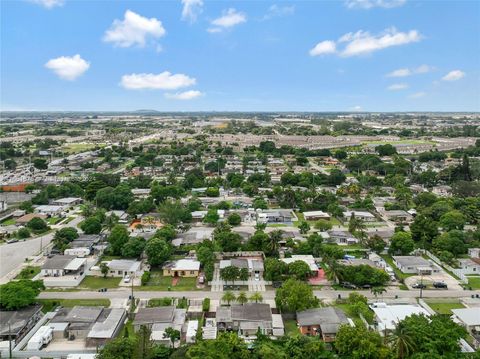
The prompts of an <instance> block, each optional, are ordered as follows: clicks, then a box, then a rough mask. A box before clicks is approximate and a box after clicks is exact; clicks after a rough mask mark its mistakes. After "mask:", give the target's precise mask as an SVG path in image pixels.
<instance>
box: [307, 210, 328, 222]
mask: <svg viewBox="0 0 480 359" xmlns="http://www.w3.org/2000/svg"><path fill="white" fill-rule="evenodd" d="M303 217H304V218H305V220H306V221H309V220H317V219H326V220H328V219H330V215H329V214H328V213H325V212H323V211H307V212H303Z"/></svg>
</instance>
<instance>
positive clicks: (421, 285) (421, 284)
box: [420, 273, 423, 299]
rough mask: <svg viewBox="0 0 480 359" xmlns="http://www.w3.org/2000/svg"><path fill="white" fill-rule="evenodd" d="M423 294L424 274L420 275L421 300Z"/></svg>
mask: <svg viewBox="0 0 480 359" xmlns="http://www.w3.org/2000/svg"><path fill="white" fill-rule="evenodd" d="M422 294H423V273H421V274H420V299H422Z"/></svg>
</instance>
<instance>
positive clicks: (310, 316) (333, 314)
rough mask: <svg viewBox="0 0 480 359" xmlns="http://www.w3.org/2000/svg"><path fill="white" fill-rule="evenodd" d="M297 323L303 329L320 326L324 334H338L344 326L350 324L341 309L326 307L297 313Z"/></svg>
mask: <svg viewBox="0 0 480 359" xmlns="http://www.w3.org/2000/svg"><path fill="white" fill-rule="evenodd" d="M297 322H298V325H300V326H301V327H303V326H309V325H320V329H321V330H322V332H323V333H337V331H338V328H340V326H341V325H342V324H348V319H347V316H346V315H345V313H344V312H343V311H342V310H341V309H339V308H334V307H325V308H313V309H307V310H304V311H301V312H297Z"/></svg>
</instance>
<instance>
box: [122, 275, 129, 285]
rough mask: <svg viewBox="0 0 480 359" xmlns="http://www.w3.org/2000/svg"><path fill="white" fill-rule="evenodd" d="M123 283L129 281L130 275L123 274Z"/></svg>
mask: <svg viewBox="0 0 480 359" xmlns="http://www.w3.org/2000/svg"><path fill="white" fill-rule="evenodd" d="M123 283H130V276H128V275H127V276H125V278H123Z"/></svg>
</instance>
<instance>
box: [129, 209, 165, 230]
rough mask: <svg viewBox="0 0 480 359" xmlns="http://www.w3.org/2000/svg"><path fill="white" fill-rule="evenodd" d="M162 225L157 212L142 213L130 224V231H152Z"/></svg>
mask: <svg viewBox="0 0 480 359" xmlns="http://www.w3.org/2000/svg"><path fill="white" fill-rule="evenodd" d="M162 227H163V223H162V221H161V220H160V215H159V214H158V213H147V214H142V215H141V216H140V218H138V219H136V220H134V221H133V222H132V223H131V224H130V231H131V232H132V233H145V232H146V233H154V232H155V231H156V230H157V229H160V228H162Z"/></svg>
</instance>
